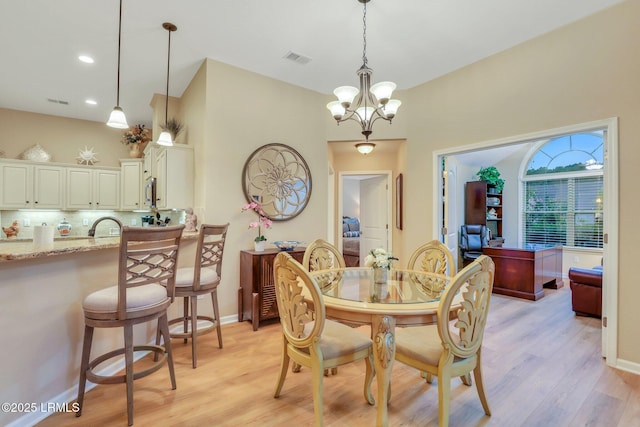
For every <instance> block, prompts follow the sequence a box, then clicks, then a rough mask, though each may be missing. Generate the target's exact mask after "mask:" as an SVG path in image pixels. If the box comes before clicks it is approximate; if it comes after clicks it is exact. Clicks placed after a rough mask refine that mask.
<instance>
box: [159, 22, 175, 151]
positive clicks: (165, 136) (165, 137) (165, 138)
mask: <svg viewBox="0 0 640 427" xmlns="http://www.w3.org/2000/svg"><path fill="white" fill-rule="evenodd" d="M162 28H164V29H165V30H167V32H168V33H169V46H168V48H167V96H166V97H165V103H164V129H165V130H163V131H162V133H160V136H159V137H158V141H157V143H158V145H165V146H169V147H170V146H172V145H173V139H172V137H171V132H169V131H168V130H167V124H168V122H169V120H168V117H169V63H170V59H171V33H172V32H174V31H176V30H177V29H178V27H176V26H175V25H173V24H172V23H170V22H165V23H164V24H162Z"/></svg>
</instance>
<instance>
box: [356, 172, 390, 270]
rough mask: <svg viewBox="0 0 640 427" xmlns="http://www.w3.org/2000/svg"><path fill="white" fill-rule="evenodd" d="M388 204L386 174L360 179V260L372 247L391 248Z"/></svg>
mask: <svg viewBox="0 0 640 427" xmlns="http://www.w3.org/2000/svg"><path fill="white" fill-rule="evenodd" d="M388 206H389V189H388V186H387V176H386V175H380V176H376V177H374V178H368V179H363V180H362V181H360V232H361V235H360V260H364V257H366V256H367V254H368V253H369V251H370V250H371V249H375V248H384V249H387V250H389V249H390V248H389V247H388V245H389V237H388V234H389V233H388V231H389V218H388ZM361 265H363V264H361Z"/></svg>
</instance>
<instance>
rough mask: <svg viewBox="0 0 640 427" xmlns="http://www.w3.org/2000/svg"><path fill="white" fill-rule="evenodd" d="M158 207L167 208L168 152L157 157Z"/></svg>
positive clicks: (163, 151) (163, 152)
mask: <svg viewBox="0 0 640 427" xmlns="http://www.w3.org/2000/svg"><path fill="white" fill-rule="evenodd" d="M156 178H157V179H156V206H157V207H158V208H162V209H164V208H166V207H167V150H162V151H161V152H160V153H158V154H157V155H156Z"/></svg>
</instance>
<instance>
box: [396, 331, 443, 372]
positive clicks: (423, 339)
mask: <svg viewBox="0 0 640 427" xmlns="http://www.w3.org/2000/svg"><path fill="white" fill-rule="evenodd" d="M396 353H400V354H404V355H406V356H408V357H410V358H411V359H414V360H419V361H421V362H423V363H426V364H428V365H431V366H438V362H439V360H440V356H441V355H442V341H441V340H440V335H438V328H437V326H436V325H428V326H417V327H410V328H396Z"/></svg>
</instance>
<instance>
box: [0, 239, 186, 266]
mask: <svg viewBox="0 0 640 427" xmlns="http://www.w3.org/2000/svg"><path fill="white" fill-rule="evenodd" d="M197 238H198V233H197V232H183V233H182V240H195V239H197ZM119 246H120V236H105V237H95V238H94V237H62V238H57V239H54V241H53V247H52V248H46V249H41V248H36V247H34V244H33V240H31V239H15V240H13V239H4V240H0V262H5V261H17V260H22V259H34V258H42V257H50V256H56V255H64V254H71V253H75V252H88V251H95V250H98V249H109V248H117V247H119Z"/></svg>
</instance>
